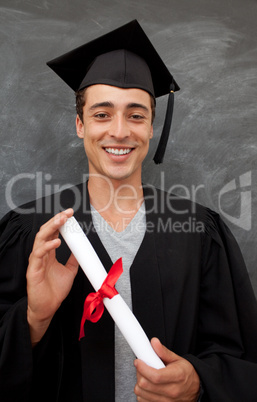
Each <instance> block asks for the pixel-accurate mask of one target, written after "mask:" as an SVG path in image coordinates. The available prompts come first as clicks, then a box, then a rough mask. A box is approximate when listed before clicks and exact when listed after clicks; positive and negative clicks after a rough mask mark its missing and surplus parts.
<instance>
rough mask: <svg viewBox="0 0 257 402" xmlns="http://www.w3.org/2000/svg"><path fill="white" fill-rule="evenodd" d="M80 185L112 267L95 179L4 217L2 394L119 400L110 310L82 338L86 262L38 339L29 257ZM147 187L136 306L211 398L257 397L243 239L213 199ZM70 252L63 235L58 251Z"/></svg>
mask: <svg viewBox="0 0 257 402" xmlns="http://www.w3.org/2000/svg"><path fill="white" fill-rule="evenodd" d="M75 193H76V197H77V196H78V194H80V195H81V199H80V203H79V205H77V204H76V208H75V217H76V219H77V220H78V221H79V222H80V224H81V225H82V226H83V227H84V229H85V231H86V233H87V235H88V237H89V239H90V241H91V242H92V244H93V246H94V248H95V250H96V252H97V253H98V255H99V257H100V259H101V261H102V263H103V264H104V266H105V268H106V270H107V271H108V270H109V269H110V267H111V265H112V262H111V260H110V258H109V256H108V254H107V252H106V250H105V249H104V247H103V245H102V243H101V242H100V239H99V237H98V236H97V234H96V232H95V230H94V227H93V225H92V220H91V215H90V209H89V197H88V193H87V189H86V184H81V185H79V186H76V189H75V190H74V189H70V190H65V191H63V192H62V194H61V195H60V196H58V197H56V196H54V195H53V196H50V197H47V198H45V199H43V200H40V202H38V204H37V206H38V209H40V211H39V212H37V213H34V212H33V209H34V208H35V206H36V202H32V203H28V204H26V206H24V207H23V210H24V209H26V210H27V212H28V213H27V214H24V213H17V212H15V211H11V212H9V213H8V214H7V215H6V216H5V217H4V218H3V219H2V221H1V225H0V319H1V321H0V400H1V402H7V401H8V402H9V401H11V402H14V401H15V402H19V401H21V402H26V401H33V402H35V401H37V402H41V401H48V402H57V401H59V402H66V401H67V402H82V401H83V402H84V401H90V402H91V401H93V402H96V401H99V402H109V401H110V402H113V401H114V323H113V321H112V319H111V317H110V316H109V313H108V312H106V311H105V312H104V314H103V316H102V318H101V320H100V321H99V322H97V323H95V324H93V323H91V322H86V324H85V337H84V338H83V339H82V340H81V341H79V340H78V337H79V326H80V319H81V315H82V310H83V303H84V299H85V297H86V296H87V294H88V293H90V292H91V291H93V289H92V287H91V285H90V283H89V282H88V280H87V278H86V277H85V275H84V273H83V271H82V270H81V269H79V271H78V274H77V276H76V278H75V281H74V284H73V287H72V289H71V291H70V293H69V295H68V297H67V298H66V299H65V300H64V302H63V303H62V305H61V307H60V308H59V310H58V311H57V312H56V314H55V316H54V318H53V320H52V322H51V324H50V327H49V329H48V330H47V332H46V334H45V335H44V337H43V339H42V340H41V341H40V343H39V344H38V345H37V346H36V347H35V348H34V349H33V351H32V348H31V344H30V337H29V328H28V324H27V321H26V308H27V297H26V269H27V265H28V257H29V255H30V252H31V249H32V246H33V241H34V237H35V234H36V233H37V231H38V229H39V227H40V226H41V225H42V224H43V223H44V222H45V221H47V220H48V219H49V218H50V217H51V216H52V215H53V213H56V212H58V208H59V205H61V207H62V208H67V207H72V206H74V205H75V200H74V194H75ZM144 196H145V204H146V219H147V230H146V234H145V237H144V239H143V242H142V244H141V247H140V248H139V250H138V253H137V255H136V257H135V259H134V261H133V264H132V266H131V269H130V278H131V289H132V304H133V312H134V314H135V315H136V317H137V318H138V320H139V321H140V323H141V325H142V327H143V328H144V330H145V332H146V334H147V336H148V337H149V338H152V337H153V336H156V337H158V338H159V339H160V340H161V342H162V343H164V344H165V345H166V346H167V347H168V348H169V349H171V350H173V351H174V352H175V353H177V354H179V355H181V356H183V357H184V358H186V359H188V360H189V361H190V362H191V363H192V364H193V365H194V367H195V369H196V371H197V372H198V374H199V376H200V378H201V382H202V385H203V389H204V394H203V397H202V401H213V402H223V401H224V402H229V401H231V402H254V401H256V400H257V304H256V299H255V296H254V293H253V289H252V287H251V284H250V280H249V276H248V273H247V270H246V268H245V265H244V262H243V258H242V255H241V253H240V250H239V248H238V245H237V243H236V241H235V239H234V238H233V236H232V234H231V232H230V231H229V229H228V228H227V226H226V225H225V224H224V223H223V221H222V220H221V219H220V217H219V215H218V214H216V213H215V212H213V211H211V210H209V209H208V208H205V207H202V206H200V205H198V204H192V203H191V202H190V201H188V200H185V199H181V198H178V197H174V196H173V195H170V194H167V193H165V192H163V191H160V190H156V189H155V188H152V187H150V186H145V188H144ZM57 201H58V202H57ZM57 204H58V205H57ZM39 207H40V208H39ZM23 212H24V211H23ZM69 254H70V251H69V250H68V247H67V246H66V244H65V242H64V241H62V244H61V246H60V248H59V249H58V250H57V258H58V260H59V261H60V262H63V263H65V262H66V260H67V258H68V256H69ZM135 399H136V398H135Z"/></svg>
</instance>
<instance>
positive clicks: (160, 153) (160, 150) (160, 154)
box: [153, 83, 175, 164]
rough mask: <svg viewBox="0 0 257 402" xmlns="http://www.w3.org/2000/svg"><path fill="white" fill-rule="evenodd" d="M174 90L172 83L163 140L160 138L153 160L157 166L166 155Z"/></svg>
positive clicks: (162, 135)
mask: <svg viewBox="0 0 257 402" xmlns="http://www.w3.org/2000/svg"><path fill="white" fill-rule="evenodd" d="M174 89H175V86H174V84H173V83H172V84H171V88H170V93H169V99H168V105H167V110H166V116H165V120H164V125H163V129H162V134H161V138H160V141H159V144H158V147H157V150H156V152H155V155H154V158H153V160H154V162H155V163H156V164H159V163H162V161H163V158H164V154H165V150H166V146H167V142H168V139H169V134H170V127H171V122H172V115H173V109H174Z"/></svg>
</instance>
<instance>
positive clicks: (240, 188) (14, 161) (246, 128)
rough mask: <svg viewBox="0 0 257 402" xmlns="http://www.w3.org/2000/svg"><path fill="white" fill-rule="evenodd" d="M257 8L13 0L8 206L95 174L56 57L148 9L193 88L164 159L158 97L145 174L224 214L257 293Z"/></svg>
mask: <svg viewBox="0 0 257 402" xmlns="http://www.w3.org/2000/svg"><path fill="white" fill-rule="evenodd" d="M256 16H257V2H256V0H233V2H232V1H231V0H215V1H212V0H211V1H204V0H195V1H193V2H192V1H190V0H180V1H177V0H159V1H158V2H157V1H153V0H140V1H139V2H133V1H131V2H128V1H124V0H121V1H107V0H94V1H93V0H90V1H85V0H73V1H62V0H52V1H51V0H49V1H42V0H33V1H31V0H28V1H26V0H24V1H18V0H16V1H15V0H1V1H0V22H1V24H0V46H1V61H0V76H1V99H0V102H1V106H0V109H1V114H0V135H1V147H0V163H1V170H0V186H1V192H0V198H1V200H0V201H1V202H0V215H1V216H3V215H4V214H5V213H6V212H7V211H8V210H9V209H10V208H13V207H15V206H17V205H20V204H22V203H24V202H26V201H29V200H32V199H35V198H36V197H39V196H41V195H44V194H48V193H50V192H55V191H58V190H59V189H61V188H62V187H63V186H66V185H72V184H75V183H79V182H81V181H82V179H83V175H85V174H86V173H87V161H86V158H85V154H84V149H83V145H82V143H81V141H80V140H79V139H78V138H77V137H76V132H75V108H74V96H73V93H72V91H71V90H70V89H69V88H68V87H66V86H65V85H64V84H63V82H62V81H61V80H60V79H59V78H58V77H57V76H56V75H55V74H54V73H53V72H52V71H51V70H50V69H49V68H48V67H47V66H46V62H47V61H48V60H51V59H52V58H54V57H56V56H59V55H61V54H62V53H65V52H66V51H69V50H71V49H73V48H75V47H76V46H79V45H82V44H83V43H85V42H87V41H89V40H91V39H94V38H96V37H98V36H100V35H102V34H104V33H107V32H109V31H110V30H112V29H114V28H117V27H119V26H121V25H123V24H125V23H127V22H129V21H130V20H132V19H135V18H136V19H138V21H139V22H140V24H141V25H142V27H143V28H144V30H145V31H146V33H147V34H148V35H149V37H150V39H151V41H152V42H153V44H154V46H155V47H156V49H157V50H158V52H159V54H160V55H161V57H162V58H163V59H164V61H165V63H166V64H167V66H168V68H169V69H170V71H171V72H172V73H173V74H174V77H175V79H176V81H177V82H178V83H179V85H180V87H181V91H180V92H179V93H177V94H176V99H175V111H174V119H173V125H172V135H171V138H170V141H169V144H168V148H167V153H166V158H165V162H164V163H163V164H162V165H158V166H156V165H154V163H153V161H152V158H153V155H154V152H155V147H156V144H157V141H158V137H159V135H160V131H161V127H162V122H163V117H164V111H165V107H166V99H165V97H163V98H161V99H160V100H159V101H158V103H157V116H156V120H155V123H154V132H155V135H154V138H153V140H152V142H151V148H150V152H149V155H148V157H147V158H146V160H145V162H144V174H143V179H144V182H148V183H151V184H154V185H156V186H158V187H163V188H165V189H170V188H172V189H173V190H174V192H175V193H178V194H180V195H183V196H186V197H190V198H193V199H195V200H196V201H197V202H199V203H202V204H204V205H206V206H208V207H210V208H212V209H214V210H216V211H217V212H219V213H220V214H221V216H222V217H223V219H224V220H225V222H226V223H227V225H228V226H229V227H230V229H231V230H232V232H233V234H234V235H235V237H236V239H237V241H238V243H239V245H240V247H241V250H242V253H243V255H244V257H245V261H246V264H247V269H248V272H249V274H250V278H251V281H252V283H253V286H254V289H255V292H256V294H257V268H256V261H257V222H256V215H257V196H256V188H257V186H256V184H257V158H256V154H257V143H256V126H257V113H256V100H257V86H256V79H257V63H256V62H257V24H256Z"/></svg>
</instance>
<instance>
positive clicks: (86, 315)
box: [79, 258, 123, 340]
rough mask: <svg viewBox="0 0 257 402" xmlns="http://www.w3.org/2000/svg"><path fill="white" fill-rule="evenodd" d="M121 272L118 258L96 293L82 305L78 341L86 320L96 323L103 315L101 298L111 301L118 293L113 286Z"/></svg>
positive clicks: (82, 333) (83, 334)
mask: <svg viewBox="0 0 257 402" xmlns="http://www.w3.org/2000/svg"><path fill="white" fill-rule="evenodd" d="M122 272H123V268H122V259H121V258H119V259H118V260H117V261H116V262H115V263H114V264H113V266H112V267H111V269H110V271H109V272H108V275H107V276H106V278H105V280H104V281H103V284H102V286H101V287H100V289H99V290H98V292H96V293H89V295H88V296H87V298H86V300H85V303H84V310H83V315H82V319H81V323H80V333H79V340H80V339H81V338H83V337H84V336H85V332H84V324H85V322H86V320H89V321H92V322H97V321H98V320H100V318H101V317H102V315H103V312H104V304H103V298H104V297H108V299H112V298H113V296H115V295H117V294H118V292H117V290H116V289H115V287H114V285H115V283H116V282H117V280H118V279H119V277H120V275H121V274H122Z"/></svg>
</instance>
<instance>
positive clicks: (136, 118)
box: [130, 113, 144, 120]
mask: <svg viewBox="0 0 257 402" xmlns="http://www.w3.org/2000/svg"><path fill="white" fill-rule="evenodd" d="M130 118H131V119H133V120H142V119H144V116H142V115H141V114H137V113H133V114H132V115H131V116H130Z"/></svg>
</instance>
